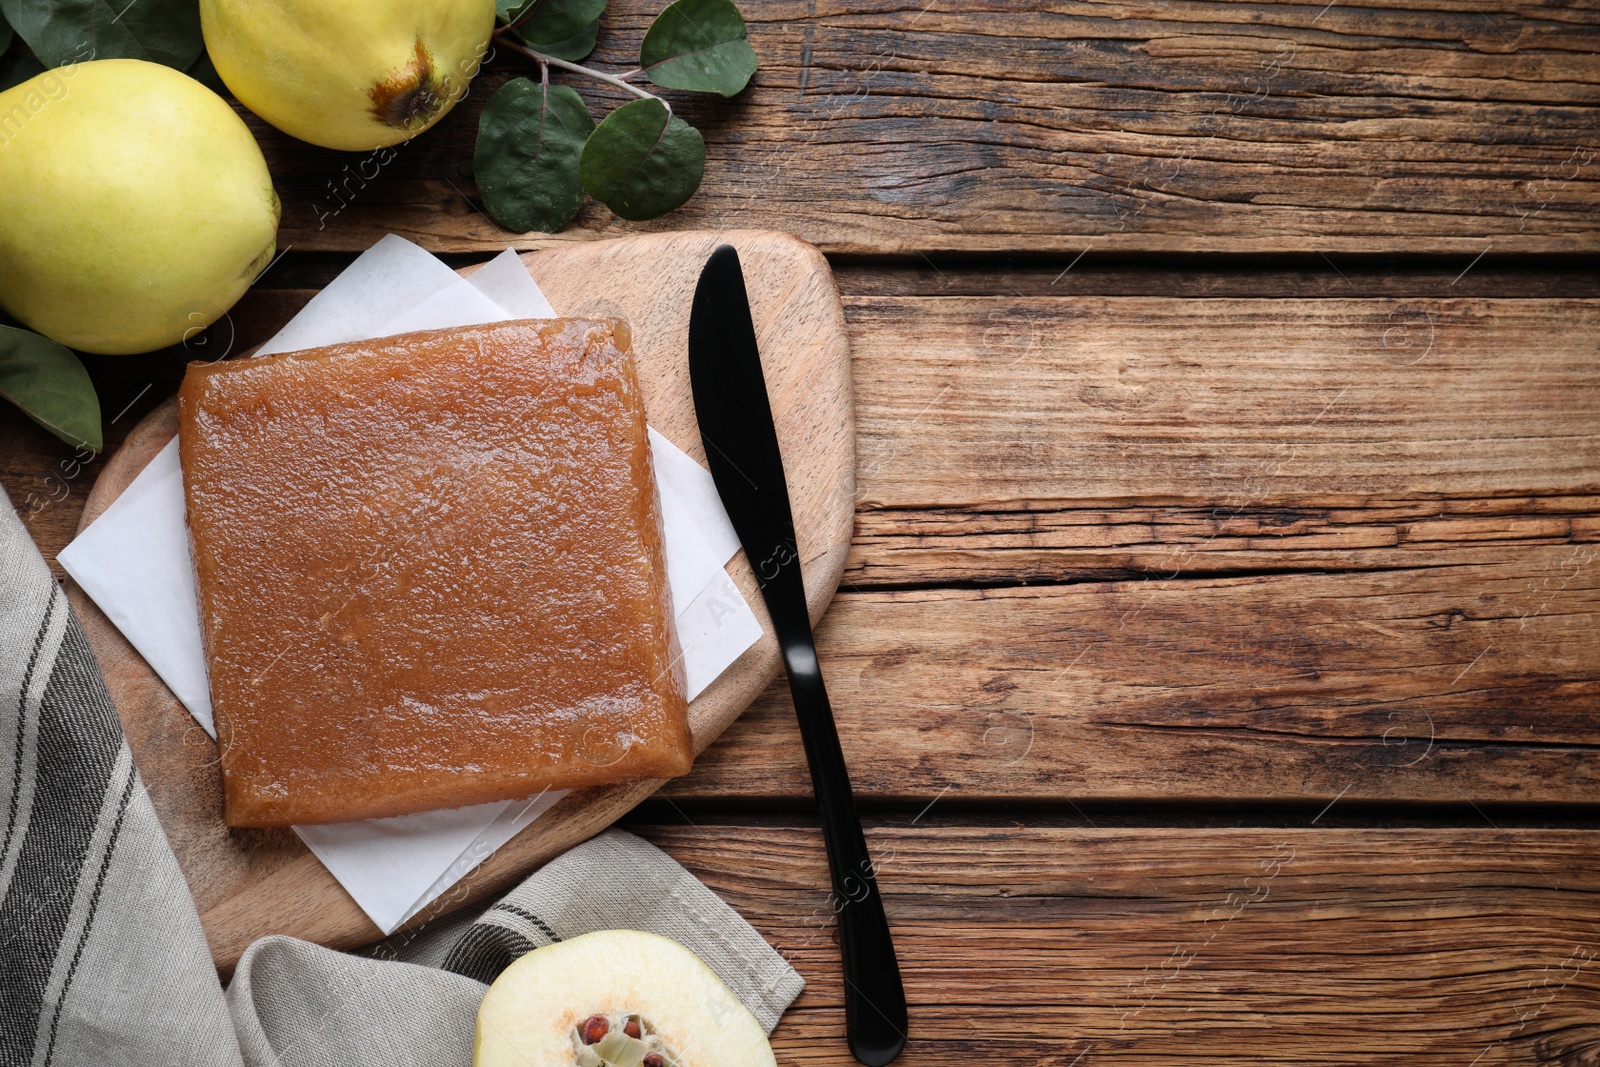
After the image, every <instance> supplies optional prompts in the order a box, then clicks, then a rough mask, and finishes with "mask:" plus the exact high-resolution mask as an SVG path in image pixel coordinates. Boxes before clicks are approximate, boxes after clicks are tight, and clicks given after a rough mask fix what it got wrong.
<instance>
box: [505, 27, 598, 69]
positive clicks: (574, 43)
mask: <svg viewBox="0 0 1600 1067" xmlns="http://www.w3.org/2000/svg"><path fill="white" fill-rule="evenodd" d="M515 32H516V34H517V36H519V37H521V38H522V39H523V41H524V42H526V43H527V45H528V47H529V48H531V49H533V50H534V51H535V52H543V53H544V54H545V55H547V56H555V57H556V58H557V59H565V60H566V61H567V62H569V63H576V62H577V61H578V60H580V59H583V58H584V57H586V56H587V55H588V54H589V53H590V52H593V51H594V43H595V42H596V41H598V40H599V39H600V20H599V19H595V20H594V21H593V22H591V23H589V25H587V26H585V27H584V28H583V30H582V32H580V33H578V34H575V35H574V36H572V37H568V38H567V39H566V40H564V41H541V40H538V39H537V38H534V37H530V36H529V35H528V34H526V33H523V32H522V27H520V26H519V27H517V30H516V31H515Z"/></svg>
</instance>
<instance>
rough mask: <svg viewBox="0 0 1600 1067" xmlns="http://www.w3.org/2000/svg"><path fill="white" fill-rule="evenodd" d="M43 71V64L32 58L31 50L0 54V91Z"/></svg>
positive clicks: (19, 83)
mask: <svg viewBox="0 0 1600 1067" xmlns="http://www.w3.org/2000/svg"><path fill="white" fill-rule="evenodd" d="M43 73H44V64H43V63H41V62H39V61H38V60H37V59H35V58H33V53H32V52H28V51H22V52H13V53H12V54H11V55H9V56H0V93H3V92H5V91H6V90H7V89H9V88H11V87H12V86H13V85H21V84H22V83H23V82H25V81H27V80H28V79H29V78H32V77H36V76H38V75H40V74H43Z"/></svg>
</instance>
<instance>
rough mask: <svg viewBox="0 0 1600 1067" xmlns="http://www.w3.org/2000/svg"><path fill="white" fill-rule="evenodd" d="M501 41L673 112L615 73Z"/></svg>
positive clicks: (530, 56) (514, 50)
mask: <svg viewBox="0 0 1600 1067" xmlns="http://www.w3.org/2000/svg"><path fill="white" fill-rule="evenodd" d="M500 43H501V44H502V45H504V46H505V47H507V48H509V49H511V50H512V51H513V52H520V53H522V54H523V55H525V56H527V57H528V58H529V59H533V60H537V61H538V62H539V64H540V65H541V66H551V67H559V68H560V69H561V70H569V71H571V72H572V73H574V74H586V75H588V76H589V77H591V78H594V79H596V80H598V81H603V82H605V83H606V84H607V85H615V86H616V87H617V88H618V89H623V90H626V91H627V92H630V93H632V94H633V95H634V96H637V97H639V98H640V99H641V100H660V101H661V103H662V105H663V106H664V107H666V109H667V114H669V115H670V114H671V113H672V105H671V104H669V103H667V102H666V101H665V100H662V99H661V97H659V96H657V95H656V94H655V93H652V92H649V91H647V90H645V89H641V88H639V87H638V86H637V85H630V84H629V83H628V82H625V81H623V80H622V79H621V78H619V77H617V76H616V75H614V74H606V73H604V72H602V71H598V70H595V69H594V68H593V67H586V66H584V65H583V64H581V63H569V62H567V61H566V60H565V59H557V58H556V57H555V56H547V55H545V54H544V53H543V52H535V51H534V50H533V49H531V48H529V47H527V46H526V45H522V44H518V43H517V42H516V41H501V42H500Z"/></svg>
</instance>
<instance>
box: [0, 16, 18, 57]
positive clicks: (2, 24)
mask: <svg viewBox="0 0 1600 1067" xmlns="http://www.w3.org/2000/svg"><path fill="white" fill-rule="evenodd" d="M15 36H16V31H15V30H13V29H12V28H11V23H9V22H7V21H6V20H5V16H4V15H0V52H4V51H5V50H6V49H7V48H10V47H11V38H13V37H15Z"/></svg>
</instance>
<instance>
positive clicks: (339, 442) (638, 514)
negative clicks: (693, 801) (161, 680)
mask: <svg viewBox="0 0 1600 1067" xmlns="http://www.w3.org/2000/svg"><path fill="white" fill-rule="evenodd" d="M178 403H179V418H180V431H179V437H180V447H181V450H182V461H183V472H184V490H185V494H186V497H187V504H188V519H189V533H190V537H191V539H192V542H193V548H194V561H195V575H196V580H197V584H198V588H199V595H200V609H201V619H202V629H203V631H204V636H205V645H206V656H207V660H208V662H209V664H210V670H211V697H212V705H213V709H214V711H215V715H216V723H217V740H218V742H219V744H220V746H221V752H222V778H223V792H224V808H225V815H226V818H227V822H228V824H229V825H230V826H282V825H288V824H290V823H324V822H342V821H346V820H351V819H367V818H375V817H380V816H390V815H403V814H407V813H411V812H418V811H428V810H433V809H437V808H453V807H461V806H464V805H468V804H480V803H484V802H487V801H492V800H504V799H510V798H518V797H528V796H533V795H535V794H537V793H539V792H540V791H541V790H544V789H546V788H563V789H564V788H572V787H577V786H587V785H597V784H601V783H606V782H615V781H619V780H625V779H636V778H667V777H672V776H674V775H679V774H683V773H685V772H686V771H688V769H689V764H690V761H691V759H692V758H693V754H694V751H693V744H692V740H691V738H690V733H689V725H688V717H687V702H686V700H685V695H684V678H683V671H682V666H681V658H680V656H679V653H678V645H677V637H676V632H675V630H674V627H673V613H672V608H671V603H670V595H669V592H668V586H667V575H666V563H665V559H664V556H663V553H662V545H661V524H660V517H659V505H658V502H657V499H656V490H655V481H654V477H653V475H652V472H651V463H650V446H649V441H648V438H647V437H646V432H645V418H644V404H643V400H642V398H641V395H640V392H639V383H638V379H637V377H636V375H635V372H634V365H633V356H632V352H631V349H630V341H629V334H628V327H627V324H626V323H623V322H620V321H584V320H577V319H556V320H537V321H525V322H508V323H497V324H494V325H488V326H475V327H468V328H463V329H455V330H434V331H428V332H423V333H413V334H403V335H400V336H397V337H388V338H383V339H380V340H375V341H364V342H356V343H350V344H341V345H334V346H332V347H329V348H321V349H314V350H311V351H305V352H290V353H283V354H280V355H272V356H264V357H260V358H256V359H245V360H235V361H231V362H225V363H213V364H194V365H191V366H190V367H189V369H188V372H187V374H186V375H185V376H184V380H183V387H182V389H181V390H180V392H179V395H178Z"/></svg>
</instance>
